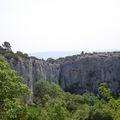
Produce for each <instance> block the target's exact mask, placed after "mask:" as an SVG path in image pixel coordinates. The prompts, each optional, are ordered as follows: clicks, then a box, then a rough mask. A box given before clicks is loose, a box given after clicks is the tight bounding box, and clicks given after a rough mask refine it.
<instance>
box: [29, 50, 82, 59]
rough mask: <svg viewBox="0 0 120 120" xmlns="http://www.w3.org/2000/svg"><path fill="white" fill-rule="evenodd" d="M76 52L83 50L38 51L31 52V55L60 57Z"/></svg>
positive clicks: (46, 57)
mask: <svg viewBox="0 0 120 120" xmlns="http://www.w3.org/2000/svg"><path fill="white" fill-rule="evenodd" d="M75 54H81V51H51V52H38V53H32V54H29V55H30V56H35V57H37V58H40V59H42V58H43V59H45V60H46V59H48V58H53V59H58V58H60V57H66V56H72V55H75Z"/></svg>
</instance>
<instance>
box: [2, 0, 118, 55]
mask: <svg viewBox="0 0 120 120" xmlns="http://www.w3.org/2000/svg"><path fill="white" fill-rule="evenodd" d="M4 41H8V42H10V43H11V46H12V49H13V51H14V52H16V51H22V52H24V53H35V52H46V51H91V50H92V51H96V50H97V51H98V50H99V51H103V50H120V1H119V0H0V44H2V43H3V42H4Z"/></svg>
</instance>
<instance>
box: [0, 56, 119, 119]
mask: <svg viewBox="0 0 120 120" xmlns="http://www.w3.org/2000/svg"><path fill="white" fill-rule="evenodd" d="M35 86H36V87H35V89H34V99H33V102H29V103H26V102H25V101H24V99H23V97H24V96H27V95H29V94H30V92H31V90H30V89H29V88H28V87H27V86H26V85H24V84H22V83H21V77H19V76H17V74H16V72H15V71H13V70H11V69H10V67H9V65H8V63H7V62H6V61H5V60H4V59H3V58H0V120H119V119H120V98H119V97H117V98H114V97H112V96H111V92H110V89H108V88H107V87H106V83H101V84H100V87H99V94H97V95H94V94H93V93H89V92H87V93H84V94H82V95H74V94H70V93H69V92H64V91H63V90H62V89H61V88H60V87H59V86H58V85H56V84H54V83H51V84H50V83H49V82H48V81H46V80H40V81H37V82H36V84H35Z"/></svg>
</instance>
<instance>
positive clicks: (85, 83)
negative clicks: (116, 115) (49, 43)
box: [8, 52, 120, 99]
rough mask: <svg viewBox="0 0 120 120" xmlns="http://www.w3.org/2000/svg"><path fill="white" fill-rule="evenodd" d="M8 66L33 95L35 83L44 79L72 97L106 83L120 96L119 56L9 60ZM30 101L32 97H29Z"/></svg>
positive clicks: (106, 54) (99, 54) (94, 89)
mask: <svg viewBox="0 0 120 120" xmlns="http://www.w3.org/2000/svg"><path fill="white" fill-rule="evenodd" d="M8 61H9V63H10V64H11V66H12V68H13V69H15V70H16V71H17V73H18V74H19V75H21V76H23V78H24V81H23V82H24V83H26V84H27V85H28V86H29V87H30V88H31V89H32V90H33V91H34V83H35V82H36V81H37V80H40V79H44V80H48V81H50V82H54V83H57V84H59V85H60V86H61V87H62V88H63V89H64V90H66V91H70V92H72V93H83V92H85V91H92V92H95V93H96V92H97V90H98V85H99V83H100V82H104V81H106V82H107V83H108V85H109V87H110V88H111V89H112V92H113V93H114V94H116V93H118V92H120V53H119V52H114V53H94V54H83V55H76V56H71V57H66V58H62V59H58V60H54V61H52V62H51V61H44V60H37V59H34V58H29V59H27V60H22V59H21V60H20V59H19V60H15V59H13V58H12V59H9V60H8ZM29 97H30V99H32V94H31V95H30V96H29Z"/></svg>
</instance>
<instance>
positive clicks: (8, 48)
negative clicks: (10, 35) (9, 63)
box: [2, 41, 12, 51]
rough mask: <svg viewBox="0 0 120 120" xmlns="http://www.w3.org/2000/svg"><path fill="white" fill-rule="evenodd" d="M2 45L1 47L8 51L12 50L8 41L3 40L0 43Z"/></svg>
mask: <svg viewBox="0 0 120 120" xmlns="http://www.w3.org/2000/svg"><path fill="white" fill-rule="evenodd" d="M2 46H3V48H5V49H6V50H8V51H12V49H11V45H10V43H9V42H6V41H5V42H4V43H3V44H2Z"/></svg>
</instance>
